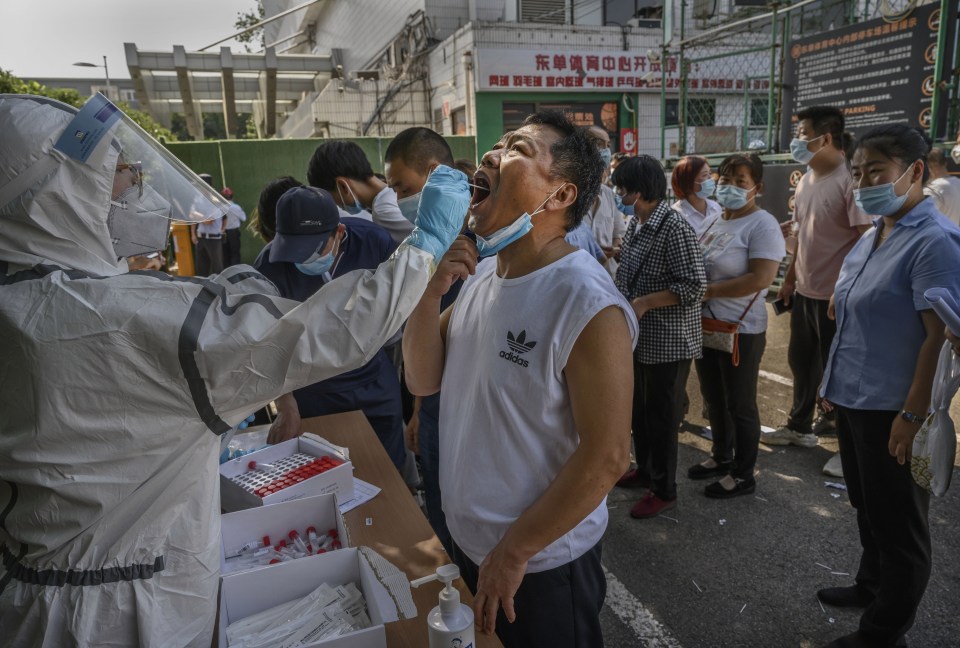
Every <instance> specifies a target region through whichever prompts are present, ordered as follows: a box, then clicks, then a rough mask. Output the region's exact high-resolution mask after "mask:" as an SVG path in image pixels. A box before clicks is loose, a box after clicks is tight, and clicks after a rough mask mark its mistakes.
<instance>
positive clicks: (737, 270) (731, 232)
mask: <svg viewBox="0 0 960 648" xmlns="http://www.w3.org/2000/svg"><path fill="white" fill-rule="evenodd" d="M700 244H701V245H702V246H703V264H704V266H705V268H706V270H707V283H708V284H711V283H716V282H718V281H724V280H726V279H734V278H736V277H739V276H742V275H745V274H747V272H748V271H749V269H750V267H749V262H750V259H769V260H771V261H776V262H778V263H779V262H780V261H782V260H783V257H784V255H785V254H786V253H787V251H786V245H785V242H784V240H783V234H782V233H781V231H780V225H779V224H778V223H777V219H776V218H774V216H773V214H771V213H770V212H768V211H764V210H763V209H758V210H757V211H755V212H753V213H752V214H749V215H747V216H741V217H740V218H735V219H733V220H724V219H723V218H718V219H717V220H716V221H714V222H713V223H712V224H711V225H710V227H709V228H708V229H707V231H706V232H705V233H704V235H703V237H702V238H701V239H700ZM754 294H756V293H754ZM751 299H753V295H748V296H746V297H723V298H720V299H711V300H709V301H708V302H706V303H705V304H704V305H703V315H704V317H712V318H714V319H719V320H723V321H725V322H736V321H737V320H738V319H740V315H741V314H742V313H743V311H744V310H745V309H746V308H747V305H748V304H749V303H750V300H751ZM766 330H767V308H766V305H765V303H764V299H763V295H762V294H761V295H760V296H759V297H757V299H756V301H754V302H753V306H751V307H750V312H749V313H747V314H746V316H745V317H744V318H743V323H742V324H741V325H740V332H741V333H763V332H764V331H766Z"/></svg>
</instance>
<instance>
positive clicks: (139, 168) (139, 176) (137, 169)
mask: <svg viewBox="0 0 960 648" xmlns="http://www.w3.org/2000/svg"><path fill="white" fill-rule="evenodd" d="M128 169H129V170H130V171H132V172H133V181H134V182H135V183H136V185H137V189H138V190H139V192H140V197H141V198H143V162H124V163H120V164H118V165H117V173H120V172H121V171H126V170H128Z"/></svg>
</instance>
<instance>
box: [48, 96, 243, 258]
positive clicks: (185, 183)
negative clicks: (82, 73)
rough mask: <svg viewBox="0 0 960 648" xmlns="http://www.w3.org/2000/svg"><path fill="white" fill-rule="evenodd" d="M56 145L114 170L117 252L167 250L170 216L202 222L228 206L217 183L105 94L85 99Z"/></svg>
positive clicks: (111, 220) (112, 225) (112, 219)
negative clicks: (186, 162)
mask: <svg viewBox="0 0 960 648" xmlns="http://www.w3.org/2000/svg"><path fill="white" fill-rule="evenodd" d="M56 148H57V149H59V150H60V151H61V152H62V153H64V154H66V155H68V156H69V157H72V158H74V159H76V160H78V161H80V162H84V163H86V164H89V165H90V166H92V167H93V168H94V169H97V170H105V171H107V172H112V173H113V186H112V190H111V196H110V211H109V213H108V216H107V225H108V229H109V230H110V236H111V239H112V241H113V246H114V251H115V252H116V253H117V256H118V257H129V256H135V255H137V254H145V253H150V252H155V251H158V250H162V249H164V248H165V247H166V242H167V236H168V233H169V230H170V221H178V222H184V223H200V222H204V221H209V220H212V219H216V218H220V217H222V216H224V215H225V214H226V213H227V210H228V208H229V203H228V202H227V201H226V199H224V198H223V197H222V196H221V195H220V194H219V193H218V192H217V191H216V190H214V188H213V187H211V186H210V185H208V184H207V183H206V182H204V181H203V180H201V179H200V177H199V176H197V174H195V173H194V172H193V171H191V170H190V169H189V168H187V166H186V165H184V164H183V163H182V162H181V161H180V160H178V159H177V158H176V157H175V156H174V155H173V154H172V153H171V152H170V151H168V150H167V149H166V148H165V147H164V146H163V145H162V144H160V143H159V142H157V141H156V140H155V139H154V138H153V137H151V136H150V134H148V133H147V132H146V131H144V130H143V129H142V128H140V126H139V125H137V123H136V122H134V121H133V120H132V119H130V118H129V117H128V116H127V115H125V114H124V113H123V112H122V111H121V110H120V109H119V108H117V107H116V106H115V105H113V104H112V103H111V102H110V101H109V100H108V99H107V98H106V97H104V96H103V95H100V94H97V95H94V96H92V97H91V98H90V99H89V100H88V101H87V103H86V104H84V106H83V108H81V109H80V111H79V112H78V113H77V114H76V116H75V117H74V118H73V120H72V121H71V122H70V123H69V124H68V125H67V127H66V129H65V130H64V132H63V134H62V135H61V136H60V139H59V140H58V142H57V144H56Z"/></svg>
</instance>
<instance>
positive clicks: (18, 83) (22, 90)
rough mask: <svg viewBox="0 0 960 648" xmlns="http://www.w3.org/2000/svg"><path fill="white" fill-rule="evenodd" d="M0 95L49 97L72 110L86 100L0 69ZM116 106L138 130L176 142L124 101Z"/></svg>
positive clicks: (64, 89)
mask: <svg viewBox="0 0 960 648" xmlns="http://www.w3.org/2000/svg"><path fill="white" fill-rule="evenodd" d="M0 94H31V95H38V96H40V97H50V98H51V99H56V100H57V101H62V102H63V103H65V104H69V105H71V106H73V107H74V108H80V107H81V106H83V104H84V103H86V101H87V99H88V97H84V96H83V95H82V94H80V93H79V92H77V91H76V90H74V89H72V88H48V87H47V86H45V85H43V84H42V83H37V82H36V81H25V80H24V79H21V78H20V77H18V76H15V75H13V74H12V73H10V72H7V71H6V70H4V69H0ZM117 106H118V107H119V108H120V110H122V111H123V112H124V113H125V114H126V115H127V116H128V117H129V118H130V119H132V120H133V121H134V122H135V123H137V124H138V125H139V126H140V128H142V129H143V130H145V131H147V132H148V133H150V134H151V135H153V136H154V137H155V138H157V139H160V138H163V139H164V140H165V141H167V142H175V141H177V137H176V135H174V134H173V133H171V132H170V130H169V129H167V128H164V127H163V125H162V124H160V123H159V122H158V121H157V120H155V119H154V118H153V117H151V116H150V115H149V114H147V113H145V112H144V111H142V110H136V109H134V108H131V107H130V104H128V103H126V102H125V101H119V102H117Z"/></svg>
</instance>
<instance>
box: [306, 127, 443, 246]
mask: <svg viewBox="0 0 960 648" xmlns="http://www.w3.org/2000/svg"><path fill="white" fill-rule="evenodd" d="M448 166H449V165H448ZM307 184H309V185H310V186H311V187H320V188H321V189H324V190H326V191H328V192H330V195H331V196H333V199H334V201H335V202H336V203H337V205H338V206H339V207H340V209H342V210H343V211H344V212H346V215H348V216H360V217H361V218H367V219H368V220H373V222H374V223H376V224H377V225H379V226H380V227H382V228H383V229H385V230H387V231H388V232H389V233H390V236H391V237H392V238H393V240H394V241H396V242H397V243H399V242H400V241H402V240H403V239H404V238H405V237H406V236H408V235H409V234H410V232H411V231H413V222H412V221H410V220H409V219H407V218H406V217H405V216H404V214H403V212H402V211H400V207H399V206H398V205H397V194H396V192H395V191H394V190H393V189H391V188H390V187H388V186H387V183H386V182H384V181H383V180H381V179H380V178H378V177H377V176H375V175H374V174H373V168H372V167H371V166H370V161H369V160H368V159H367V156H366V154H365V153H364V152H363V149H362V148H360V147H359V146H357V145H356V144H355V143H353V142H347V141H344V140H333V141H330V142H324V143H323V144H321V145H320V146H318V147H317V150H316V151H314V152H313V156H312V157H311V158H310V163H309V165H308V166H307Z"/></svg>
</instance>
